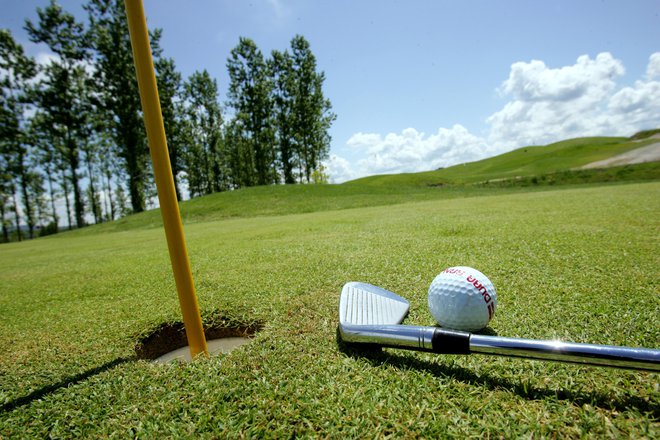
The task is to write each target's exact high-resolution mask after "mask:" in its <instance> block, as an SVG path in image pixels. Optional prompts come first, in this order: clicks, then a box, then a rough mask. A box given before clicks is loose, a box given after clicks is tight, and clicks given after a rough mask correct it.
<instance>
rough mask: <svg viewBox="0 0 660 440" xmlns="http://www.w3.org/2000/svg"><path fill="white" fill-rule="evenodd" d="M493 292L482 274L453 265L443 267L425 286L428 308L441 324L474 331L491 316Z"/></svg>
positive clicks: (494, 299)
mask: <svg viewBox="0 0 660 440" xmlns="http://www.w3.org/2000/svg"><path fill="white" fill-rule="evenodd" d="M495 307H497V293H496V292H495V286H493V283H491V282H490V280H489V279H488V278H487V277H486V275H484V274H482V273H481V272H479V271H478V270H476V269H473V268H471V267H465V266H456V267H450V268H448V269H445V270H443V271H442V273H440V275H438V276H437V277H435V279H434V280H433V282H432V283H431V287H429V309H431V314H432V315H433V317H434V318H435V320H436V321H438V324H440V325H441V326H442V327H447V328H450V329H454V330H465V331H476V330H481V329H482V328H484V327H486V326H487V325H488V322H490V320H491V319H493V316H494V315H495Z"/></svg>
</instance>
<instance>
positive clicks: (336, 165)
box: [323, 154, 364, 183]
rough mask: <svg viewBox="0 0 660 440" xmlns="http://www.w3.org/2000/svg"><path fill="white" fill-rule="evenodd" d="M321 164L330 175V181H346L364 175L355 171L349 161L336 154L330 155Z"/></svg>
mask: <svg viewBox="0 0 660 440" xmlns="http://www.w3.org/2000/svg"><path fill="white" fill-rule="evenodd" d="M323 165H324V166H325V168H326V172H327V173H328V175H329V176H330V183H341V182H346V181H347V180H353V179H357V178H358V177H361V176H364V174H359V173H357V172H356V171H355V170H354V169H353V167H352V166H351V164H350V162H349V161H347V160H346V159H344V158H343V157H340V156H337V155H336V154H332V155H330V158H329V159H328V160H327V161H325V162H324V163H323Z"/></svg>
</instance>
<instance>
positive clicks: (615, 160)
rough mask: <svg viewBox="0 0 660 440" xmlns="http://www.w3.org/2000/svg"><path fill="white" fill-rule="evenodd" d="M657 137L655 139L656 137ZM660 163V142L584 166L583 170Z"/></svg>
mask: <svg viewBox="0 0 660 440" xmlns="http://www.w3.org/2000/svg"><path fill="white" fill-rule="evenodd" d="M656 136H658V135H655V136H653V137H656ZM657 161H660V142H656V143H655V144H651V145H647V146H645V147H642V148H636V149H634V150H630V151H627V152H625V153H622V154H619V155H617V156H614V157H610V158H609V159H605V160H599V161H596V162H591V163H589V164H587V165H584V166H583V167H582V169H590V168H609V167H615V166H620V165H630V164H634V163H644V162H657Z"/></svg>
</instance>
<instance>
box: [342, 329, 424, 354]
mask: <svg viewBox="0 0 660 440" xmlns="http://www.w3.org/2000/svg"><path fill="white" fill-rule="evenodd" d="M340 331H341V337H342V339H343V340H344V341H346V342H354V343H363V344H372V343H373V344H378V345H383V346H389V347H395V348H407V349H410V350H417V351H420V350H421V351H433V337H434V334H435V328H433V327H421V326H416V325H343V326H341V327H340Z"/></svg>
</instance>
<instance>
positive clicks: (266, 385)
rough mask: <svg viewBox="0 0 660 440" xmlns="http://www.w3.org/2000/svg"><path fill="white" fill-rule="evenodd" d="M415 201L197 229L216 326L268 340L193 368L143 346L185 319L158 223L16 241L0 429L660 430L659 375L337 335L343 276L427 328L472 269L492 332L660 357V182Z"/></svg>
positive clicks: (111, 432) (264, 432)
mask: <svg viewBox="0 0 660 440" xmlns="http://www.w3.org/2000/svg"><path fill="white" fill-rule="evenodd" d="M282 191H288V189H282ZM345 191H348V190H345ZM411 191H413V190H411ZM383 192H385V189H383ZM295 194H296V196H297V197H301V195H300V193H299V192H296V193H295ZM415 194H417V193H416V192H414V193H413V192H411V196H410V198H409V199H408V200H413V201H408V202H406V197H405V195H402V194H399V195H397V196H396V197H397V198H396V200H395V201H393V202H390V204H387V203H382V205H385V206H362V207H357V208H350V207H348V206H345V205H341V206H339V207H340V208H341V209H332V206H324V207H322V208H319V209H321V210H319V211H316V212H314V209H313V207H311V205H309V206H308V205H306V204H305V203H304V202H301V201H300V200H298V199H297V200H296V201H295V202H294V201H293V200H292V205H295V206H296V208H295V209H293V211H292V213H287V212H286V206H287V201H286V197H281V198H280V199H278V208H277V211H276V212H275V213H268V212H263V211H262V212H260V213H259V214H258V215H255V216H244V217H240V218H232V217H231V216H218V217H219V218H218V219H214V216H213V215H212V214H210V213H209V214H208V215H201V214H200V215H199V216H195V215H190V216H189V217H188V221H186V224H185V233H186V238H187V242H188V250H189V253H190V260H191V266H192V270H193V275H194V277H195V282H196V286H197V295H198V299H199V304H200V309H201V313H202V318H203V319H204V321H205V324H207V325H210V324H223V325H230V326H231V325H255V324H256V325H258V326H259V327H260V328H261V330H260V331H259V332H258V333H256V335H255V337H254V339H253V340H252V341H251V342H250V343H248V344H246V345H243V346H241V347H240V348H238V349H236V350H235V351H234V352H232V353H231V354H229V355H221V356H219V357H215V358H211V359H202V360H199V361H196V362H194V363H191V364H185V365H179V364H168V365H155V364H152V363H150V362H148V361H146V360H138V359H137V358H136V356H135V351H134V349H135V345H136V343H137V342H138V341H139V340H140V338H141V337H143V336H145V335H147V334H149V333H150V332H152V331H153V330H154V329H156V328H158V327H159V326H160V325H162V324H164V323H175V322H179V321H180V320H181V314H180V309H179V304H178V300H177V295H176V290H175V286H174V281H173V278H172V274H171V268H170V262H169V258H168V255H167V246H166V243H165V238H164V233H163V231H162V229H160V228H155V227H150V226H153V225H151V224H147V223H145V224H144V225H142V226H141V227H137V228H135V229H126V230H117V231H112V230H111V227H102V228H88V230H85V231H80V233H74V234H59V235H57V236H52V237H47V238H44V239H39V240H33V241H29V242H23V243H10V244H5V245H2V246H1V247H0V285H1V286H2V289H1V290H0V316H1V317H2V319H1V320H0V405H2V409H0V437H8V438H13V437H15V438H30V437H38V438H41V437H45V436H49V435H50V436H53V437H70V436H88V437H119V438H126V437H136V436H138V437H143V438H163V437H191V438H200V437H201V438H206V437H208V438H234V437H266V438H283V437H293V436H309V437H317V436H318V437H333V438H351V437H380V436H387V435H392V436H394V437H428V438H437V437H452V436H453V437H456V438H484V437H489V436H490V437H500V436H501V437H504V438H517V437H531V436H539V435H540V436H549V437H552V436H561V437H565V436H569V437H581V436H583V437H594V438H603V437H637V438H639V437H641V438H644V437H646V438H658V436H660V422H658V420H659V418H660V388H659V385H660V382H659V376H658V375H657V374H651V373H639V372H630V371H623V370H613V369H606V368H591V367H580V366H575V365H566V364H555V363H542V362H537V361H525V360H516V359H505V358H495V357H486V356H479V355H474V356H471V357H461V356H453V355H447V356H437V355H431V354H421V353H412V352H405V351H397V350H393V349H387V350H385V351H383V352H382V353H367V354H364V353H359V352H351V351H347V350H344V349H342V348H341V347H340V346H338V344H337V341H336V330H337V325H338V317H337V307H338V301H339V294H340V291H341V287H342V286H343V285H344V283H346V282H348V281H363V282H368V283H371V284H374V285H378V286H382V287H383V288H386V289H388V290H391V291H393V292H396V293H399V294H401V295H403V296H405V297H406V298H407V299H408V300H409V301H410V303H411V304H410V314H409V316H408V317H407V319H406V321H405V322H406V323H408V324H416V325H433V318H432V317H431V315H430V313H429V311H428V309H427V302H426V301H427V298H426V293H427V289H428V287H429V284H430V283H431V281H432V280H433V278H434V277H435V276H436V275H437V274H438V273H439V272H440V271H441V270H443V269H444V268H446V267H450V266H458V265H465V266H471V267H475V268H477V269H479V270H480V271H482V272H483V273H484V274H487V276H488V277H489V278H490V280H491V281H492V282H493V284H494V285H495V286H496V288H497V294H498V301H499V303H498V309H497V313H496V315H495V317H494V319H493V321H492V322H491V324H490V326H489V327H488V329H487V333H488V334H498V335H500V336H507V337H522V338H536V339H562V340H566V341H573V342H589V343H598V344H612V345H627V346H644V347H649V348H660V325H659V324H658V316H660V277H659V276H658V268H659V267H660V235H659V234H658V232H659V231H660V183H657V182H652V183H641V184H640V183H632V184H619V185H591V186H589V185H584V186H580V187H569V186H566V187H562V188H561V189H549V190H542V189H537V190H535V191H530V192H525V191H515V192H504V191H498V190H493V191H490V192H488V191H485V190H484V191H478V192H477V191H475V192H473V193H468V194H466V196H464V197H461V196H460V194H453V195H452V196H451V197H448V198H441V197H439V198H433V197H430V196H428V197H427V195H421V196H419V197H417V196H416V195H415ZM424 194H426V193H424ZM232 197H233V196H232ZM382 197H385V196H382ZM248 200H249V199H248ZM302 200H304V198H303V199H302ZM359 200H363V199H359ZM234 203H236V205H235V206H234V208H233V209H234V210H235V211H236V212H240V205H239V203H240V200H239V199H238V198H236V199H235V200H234ZM364 204H365V205H366V203H364ZM301 207H302V208H301ZM184 209H185V208H184ZM307 211H312V212H307ZM149 215H151V214H149ZM197 217H199V218H201V219H203V220H204V219H209V218H210V219H213V221H208V220H204V221H198V220H196V219H197ZM223 217H224V218H223ZM184 218H186V217H185V215H184Z"/></svg>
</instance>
